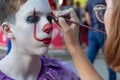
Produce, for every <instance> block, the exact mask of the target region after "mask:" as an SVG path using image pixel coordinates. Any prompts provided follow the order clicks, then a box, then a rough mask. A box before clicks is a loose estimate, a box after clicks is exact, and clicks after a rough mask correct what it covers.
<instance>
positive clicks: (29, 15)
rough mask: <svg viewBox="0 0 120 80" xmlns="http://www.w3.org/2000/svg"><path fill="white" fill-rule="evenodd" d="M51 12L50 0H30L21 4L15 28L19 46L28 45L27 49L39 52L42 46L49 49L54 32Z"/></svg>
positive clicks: (14, 31)
mask: <svg viewBox="0 0 120 80" xmlns="http://www.w3.org/2000/svg"><path fill="white" fill-rule="evenodd" d="M51 12H52V11H51V8H50V6H49V3H48V0H28V1H27V2H26V3H24V4H23V5H21V7H20V9H19V11H18V12H17V13H16V23H15V27H14V28H13V33H14V35H15V40H16V43H18V44H19V45H18V46H20V47H25V46H27V47H25V48H27V50H28V49H30V48H31V49H32V50H33V49H34V50H35V51H37V52H38V50H40V48H42V51H45V50H47V48H48V45H49V44H50V41H51V33H52V25H51V23H52V18H50V17H49V15H51ZM36 49H38V50H36Z"/></svg>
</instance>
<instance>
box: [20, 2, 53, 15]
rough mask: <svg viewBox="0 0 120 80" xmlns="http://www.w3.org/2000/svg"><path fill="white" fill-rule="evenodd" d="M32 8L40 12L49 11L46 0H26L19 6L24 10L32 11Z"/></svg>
mask: <svg viewBox="0 0 120 80" xmlns="http://www.w3.org/2000/svg"><path fill="white" fill-rule="evenodd" d="M34 9H35V10H36V11H39V12H41V13H49V12H51V8H50V5H49V2H48V0H28V1H27V2H26V3H24V4H23V5H21V7H20V10H22V11H25V12H29V11H33V10H34ZM25 12H24V13H25Z"/></svg>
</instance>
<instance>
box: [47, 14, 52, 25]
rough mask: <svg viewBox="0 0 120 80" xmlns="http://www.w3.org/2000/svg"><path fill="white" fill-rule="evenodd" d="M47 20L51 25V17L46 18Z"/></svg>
mask: <svg viewBox="0 0 120 80" xmlns="http://www.w3.org/2000/svg"><path fill="white" fill-rule="evenodd" d="M47 19H48V21H49V23H50V24H52V17H51V16H47Z"/></svg>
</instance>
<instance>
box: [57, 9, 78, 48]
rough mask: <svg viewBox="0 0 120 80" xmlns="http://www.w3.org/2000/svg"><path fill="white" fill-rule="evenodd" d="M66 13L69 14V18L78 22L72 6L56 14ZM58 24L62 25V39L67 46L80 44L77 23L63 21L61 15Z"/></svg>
mask: <svg viewBox="0 0 120 80" xmlns="http://www.w3.org/2000/svg"><path fill="white" fill-rule="evenodd" d="M68 14H69V20H72V21H74V22H77V23H80V21H79V19H78V17H77V15H76V13H75V12H74V10H73V9H72V8H70V9H68V10H64V11H62V12H60V13H58V16H64V15H68ZM59 25H60V26H61V27H62V30H63V32H64V41H65V44H66V47H67V48H72V47H74V46H76V45H80V43H79V25H76V24H74V23H68V22H66V21H65V19H64V18H63V17H60V18H59Z"/></svg>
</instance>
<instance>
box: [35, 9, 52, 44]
mask: <svg viewBox="0 0 120 80" xmlns="http://www.w3.org/2000/svg"><path fill="white" fill-rule="evenodd" d="M33 14H34V19H36V10H35V8H34V13H33ZM34 38H35V40H37V41H40V42H43V43H44V44H50V42H51V38H45V39H42V40H41V39H39V38H37V25H36V22H35V23H34Z"/></svg>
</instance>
